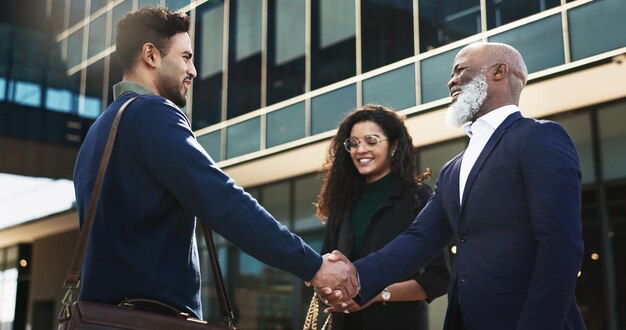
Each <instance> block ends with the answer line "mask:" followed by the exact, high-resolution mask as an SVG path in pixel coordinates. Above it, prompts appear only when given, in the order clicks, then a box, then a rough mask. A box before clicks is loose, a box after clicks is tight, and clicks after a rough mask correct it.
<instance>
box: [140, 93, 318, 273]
mask: <svg viewBox="0 0 626 330" xmlns="http://www.w3.org/2000/svg"><path fill="white" fill-rule="evenodd" d="M142 101H143V100H142ZM144 102H150V104H147V105H145V106H143V107H142V108H141V110H142V111H144V112H145V113H144V114H142V115H141V116H139V118H140V120H141V121H142V122H141V124H140V125H137V127H139V128H138V131H137V134H138V139H139V141H141V145H142V148H141V153H142V154H143V155H142V158H143V159H144V160H145V166H146V167H147V169H148V171H150V173H152V174H153V175H154V177H155V178H156V180H158V181H159V182H160V183H161V184H162V185H163V186H164V187H165V188H166V189H167V190H168V191H169V192H171V193H172V194H173V195H174V196H176V198H177V199H178V200H179V202H180V203H181V204H182V206H183V207H184V208H185V209H186V210H188V211H189V212H190V213H192V214H193V215H195V216H197V217H198V219H199V220H200V221H202V222H204V223H205V224H206V225H208V226H209V227H210V228H211V229H213V230H214V231H215V232H217V233H218V234H220V235H221V236H222V237H224V238H225V239H227V240H229V241H230V242H232V243H233V244H235V245H236V246H237V247H239V248H240V249H241V250H243V251H244V252H246V253H247V254H249V255H251V256H253V257H254V258H256V259H258V260H260V261H261V262H263V263H266V264H268V265H270V266H272V267H276V268H279V269H282V270H287V271H289V272H291V273H293V274H295V275H296V276H298V277H299V278H301V279H302V280H305V281H308V280H310V279H311V278H312V277H313V276H314V275H315V274H316V272H317V270H318V269H319V268H320V266H321V263H322V258H321V257H320V255H319V254H318V253H317V252H315V251H314V250H313V249H311V248H310V247H309V246H308V245H307V244H306V243H305V242H304V241H303V240H302V239H301V238H300V237H298V236H297V235H295V234H292V233H291V232H289V230H288V229H287V228H286V227H285V226H283V225H282V224H280V223H279V222H278V221H276V220H275V219H274V218H273V217H272V215H270V214H269V213H268V212H267V211H266V210H265V209H264V208H263V207H262V206H261V205H259V204H258V203H257V201H256V200H255V199H254V198H252V197H251V196H250V195H249V194H248V193H246V192H245V191H244V190H243V189H242V188H241V187H239V186H237V185H236V184H235V182H234V181H233V180H232V179H231V178H230V177H229V176H228V175H226V174H225V173H224V172H222V171H221V170H220V169H219V168H218V167H217V166H216V165H215V163H214V162H213V160H212V159H211V157H210V156H209V155H208V154H207V153H206V151H205V150H204V149H203V148H202V146H201V145H200V144H199V143H198V141H197V140H196V138H195V137H194V135H193V133H192V131H191V129H190V127H189V123H188V121H187V119H186V117H185V116H184V115H183V113H182V112H181V111H179V110H178V109H176V108H174V107H173V106H171V105H169V104H168V103H166V102H161V103H159V102H157V101H156V100H149V101H144Z"/></svg>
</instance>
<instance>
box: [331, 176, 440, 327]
mask: <svg viewBox="0 0 626 330" xmlns="http://www.w3.org/2000/svg"><path fill="white" fill-rule="evenodd" d="M432 193H433V190H432V188H431V187H430V186H428V185H425V184H422V185H419V186H417V187H415V188H414V187H411V186H410V185H407V184H403V183H402V181H401V180H400V179H399V178H398V177H397V176H395V175H394V176H393V178H392V183H391V190H390V192H389V197H388V198H387V199H386V200H385V201H384V202H383V203H382V205H381V206H380V207H379V208H378V210H377V211H376V212H375V213H374V216H373V217H372V218H371V219H370V221H369V224H368V226H367V229H366V231H365V235H364V237H363V244H362V248H361V254H362V255H368V254H370V253H372V252H374V251H376V250H378V249H380V248H382V247H383V246H385V245H386V244H387V243H389V242H390V241H391V240H393V239H394V238H395V237H396V236H398V235H399V234H401V233H402V232H404V231H405V230H406V229H407V228H408V227H409V225H410V224H411V222H413V219H415V216H416V215H417V214H418V213H419V212H420V211H421V210H422V208H423V207H424V206H425V205H426V202H427V201H428V200H429V199H430V197H431V196H432ZM416 201H417V202H416ZM331 220H332V219H331ZM352 240H353V237H352V227H351V226H350V212H349V209H347V210H346V212H345V214H344V216H343V219H342V221H341V223H340V224H339V225H333V224H332V222H331V223H329V225H328V227H327V229H326V233H325V238H324V244H323V246H322V253H328V252H332V251H333V250H335V249H336V250H339V251H341V252H342V253H343V254H345V255H350V254H351V253H352ZM410 278H413V279H415V280H416V281H417V282H418V283H419V284H420V285H421V286H422V287H423V288H424V291H425V292H426V294H427V296H428V298H427V300H426V301H428V302H430V301H432V300H433V299H435V298H437V297H439V296H442V295H444V294H445V293H446V289H447V286H448V282H449V279H450V273H449V271H448V267H447V264H446V260H445V259H444V254H443V253H440V254H439V255H438V256H437V257H436V258H435V259H434V260H433V261H432V262H431V263H430V264H428V265H427V266H426V267H425V269H424V270H423V271H421V272H418V271H416V272H415V273H414V274H411V275H410V276H407V277H406V278H403V279H402V281H404V280H407V279H410ZM423 310H424V308H423V302H421V301H407V302H389V303H387V304H386V305H383V304H382V303H374V304H372V305H370V306H368V307H367V308H366V309H364V310H362V311H360V312H357V313H351V314H350V315H348V316H347V317H362V318H363V329H387V328H389V326H390V322H391V321H392V322H393V327H394V328H395V329H409V328H412V329H416V328H417V325H418V324H420V322H422V321H423V320H421V318H422V316H423V314H424V313H422V312H421V311H423ZM345 317H346V316H345V314H343V313H335V314H333V329H347V328H346V326H345V323H344V322H345V321H346V320H345Z"/></svg>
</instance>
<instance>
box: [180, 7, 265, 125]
mask: <svg viewBox="0 0 626 330" xmlns="http://www.w3.org/2000/svg"><path fill="white" fill-rule="evenodd" d="M196 19H197V21H196V24H195V25H196V29H195V33H196V36H195V47H194V62H195V65H196V70H197V72H198V76H197V77H196V79H194V82H193V111H192V114H191V117H192V122H191V124H192V128H193V129H200V128H203V127H206V126H209V125H212V124H216V123H219V122H220V120H221V119H222V116H221V115H222V110H221V109H222V71H223V68H222V66H223V65H222V61H223V49H224V47H223V35H224V1H223V0H218V1H208V2H205V3H203V4H202V5H200V6H199V7H198V8H197V9H196ZM256 87H258V86H256Z"/></svg>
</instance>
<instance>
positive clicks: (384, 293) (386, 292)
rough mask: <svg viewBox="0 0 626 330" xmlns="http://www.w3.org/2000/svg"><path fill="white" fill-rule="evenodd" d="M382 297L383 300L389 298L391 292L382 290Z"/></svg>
mask: <svg viewBox="0 0 626 330" xmlns="http://www.w3.org/2000/svg"><path fill="white" fill-rule="evenodd" d="M382 297H383V299H384V300H389V298H391V293H390V292H389V291H383V293H382Z"/></svg>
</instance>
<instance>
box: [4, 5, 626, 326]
mask: <svg viewBox="0 0 626 330" xmlns="http://www.w3.org/2000/svg"><path fill="white" fill-rule="evenodd" d="M32 2H33V3H34V2H35V1H32ZM36 2H38V3H41V4H42V8H45V12H43V13H40V16H41V19H42V22H45V29H46V30H47V34H43V35H41V34H37V33H33V32H32V31H31V29H23V31H22V30H19V31H17V30H16V29H14V28H11V27H3V29H2V31H0V33H3V36H4V37H3V40H13V41H14V43H10V44H8V45H9V46H6V47H5V46H0V52H2V53H0V61H3V62H1V63H0V102H1V103H2V106H3V107H6V108H10V109H9V110H10V111H18V110H15V109H18V108H19V109H22V108H23V109H24V111H33V112H35V111H38V112H37V114H38V115H41V114H44V115H45V114H49V115H48V116H49V117H51V118H52V117H54V116H70V118H71V120H72V121H73V122H77V123H80V125H79V124H75V125H74V126H71V125H70V126H71V127H74V128H73V129H74V131H72V132H69V133H68V132H65V135H62V136H61V137H60V139H61V140H59V141H52V142H53V143H56V145H68V144H69V145H70V146H75V145H79V144H80V140H81V138H82V136H84V132H85V131H86V128H87V127H88V125H89V124H90V121H91V120H93V118H96V117H97V116H98V115H99V114H100V113H101V112H102V111H103V110H104V109H105V108H106V105H107V104H108V103H109V102H110V101H111V99H112V92H111V87H112V85H113V84H115V83H116V82H117V81H119V80H120V79H121V72H120V69H119V67H118V65H117V63H116V62H115V61H116V60H115V33H116V31H115V28H114V27H115V25H116V23H117V22H118V21H119V20H120V19H121V18H122V17H123V15H124V14H125V13H127V12H129V11H131V10H134V9H136V8H138V7H140V6H144V5H149V4H164V5H167V6H169V7H171V8H173V9H177V10H182V11H184V12H187V13H188V14H189V15H190V16H191V18H192V26H193V27H192V31H191V37H192V42H193V46H194V53H195V54H194V59H195V64H196V67H197V70H198V77H197V78H196V79H195V80H194V83H193V87H192V88H193V89H192V91H191V98H190V102H188V106H187V108H186V111H187V114H188V116H189V118H190V119H191V121H192V126H193V129H194V130H195V132H196V136H197V138H198V140H199V141H200V143H201V144H202V145H203V146H204V147H205V149H206V150H207V151H208V152H209V154H210V155H211V156H212V157H213V159H214V160H215V161H216V162H217V164H218V165H219V166H220V167H221V168H223V169H224V170H225V171H226V172H227V173H228V174H229V175H231V176H232V177H233V178H234V179H235V180H236V182H237V183H238V184H239V185H241V186H243V187H245V188H246V190H247V191H249V192H250V193H251V194H252V195H253V196H254V197H255V198H257V199H258V200H259V201H260V203H261V204H262V205H263V206H265V207H266V208H267V209H268V211H270V213H272V214H273V215H274V216H275V217H276V218H277V219H278V220H279V221H281V222H282V223H283V224H285V225H286V226H287V227H288V228H289V229H290V230H292V231H293V232H295V233H297V234H298V235H300V236H301V237H303V239H304V240H305V241H307V243H309V244H310V245H311V246H313V247H315V248H317V249H319V248H321V243H322V238H323V230H324V227H323V225H322V224H321V223H320V222H319V220H318V219H316V218H315V216H314V211H315V209H314V205H313V203H314V202H315V200H316V196H317V194H318V193H319V189H320V185H321V182H320V179H319V177H318V175H317V172H318V171H319V169H320V168H321V166H322V165H323V163H324V159H325V152H326V149H327V147H328V144H329V141H330V139H331V137H332V136H333V135H334V133H335V129H336V127H337V124H338V123H339V122H340V121H341V119H342V118H343V117H344V116H345V115H346V114H347V113H349V112H350V111H352V110H354V109H355V108H358V107H359V106H361V105H363V104H366V103H378V104H383V105H386V106H389V107H392V108H393V109H395V110H397V111H398V112H400V113H401V114H403V115H405V116H407V126H408V127H409V131H410V133H411V135H412V136H413V141H414V143H415V144H416V145H415V147H416V148H417V151H418V158H419V159H418V161H419V166H420V168H426V167H428V168H431V169H432V170H433V174H434V175H433V177H434V178H433V180H432V181H431V182H430V183H431V184H432V185H434V183H435V180H436V177H437V175H438V171H439V168H440V167H441V166H442V165H443V164H444V162H445V161H447V160H448V159H450V158H452V157H453V156H454V155H456V154H458V153H459V152H460V151H462V150H463V149H464V148H465V146H466V145H467V138H466V137H465V136H464V134H463V132H462V130H459V129H451V128H448V127H446V126H445V125H444V120H443V117H444V112H445V108H446V107H447V105H448V104H449V102H450V99H449V97H448V91H447V88H446V83H447V81H448V79H449V77H450V71H451V65H452V61H453V59H454V56H455V54H456V53H457V52H458V51H459V50H460V49H461V48H462V47H464V46H466V45H467V44H470V43H472V42H476V41H496V42H505V43H508V44H511V45H513V46H514V47H516V48H517V49H518V50H519V51H520V52H521V53H522V55H523V56H524V58H525V60H526V63H527V65H528V69H529V78H530V79H529V84H528V86H527V87H526V89H525V91H524V92H523V94H522V99H521V104H520V108H521V110H522V113H523V114H524V115H525V116H527V117H534V118H546V119H551V120H555V121H557V122H559V123H560V124H562V125H563V126H564V127H565V128H566V129H567V130H568V131H569V133H570V134H571V136H572V138H573V140H574V142H575V144H576V147H577V150H578V153H579V157H580V160H581V166H582V171H583V177H582V180H583V191H582V205H583V228H584V229H583V230H584V231H583V236H584V241H585V259H584V262H583V266H582V269H581V272H580V273H579V282H578V285H577V299H578V304H579V307H580V309H581V311H582V313H583V316H584V318H585V322H586V324H587V327H588V328H589V329H622V328H626V316H624V315H626V286H625V284H626V266H625V265H626V167H624V166H623V163H624V162H625V161H626V128H624V126H623V124H622V123H623V122H624V121H626V84H625V82H626V79H625V78H624V77H626V37H624V36H625V35H626V20H624V19H623V14H624V13H625V12H626V2H625V1H623V0H567V1H566V0H519V1H502V0H463V1H450V0H208V1H207V0H177V1H175V0H167V1H164V0H161V1H158V0H156V1H138V0H116V1H107V0H47V1H44V0H40V1H36ZM43 3H45V5H43ZM42 24H43V23H42ZM33 30H37V29H36V28H33ZM29 34H32V35H34V37H32V38H35V39H36V38H42V39H41V42H40V43H37V42H29V43H27V44H25V43H23V40H31V39H25V38H27V37H25V36H26V35H29ZM35 39H33V40H35ZM37 40H38V39H37ZM20 42H21V43H20ZM18 43H19V44H18ZM2 45H5V43H3V44H2ZM43 45H47V46H45V47H44V46H43ZM27 46H28V47H27ZM15 49H20V51H19V53H20V54H22V53H26V54H32V53H37V54H38V53H43V54H47V57H46V58H47V61H44V62H43V63H39V62H36V61H35V60H29V61H27V62H24V63H21V62H20V61H24V60H23V59H20V56H18V55H16V54H17V53H18V51H13V50H15ZM3 54H9V55H7V56H4V55H3ZM25 58H27V59H30V58H31V57H29V56H26V57H25ZM37 68H39V70H40V71H41V72H43V74H42V73H41V72H39V71H37ZM3 69H5V70H4V71H3ZM27 69H28V70H27ZM31 71H32V72H31ZM9 110H7V112H4V113H9V112H8V111H9ZM0 114H2V112H0ZM5 117H6V118H9V115H5ZM63 118H66V117H63ZM43 122H46V120H43ZM22 125H24V124H23V123H22ZM6 126H7V125H5V126H4V127H3V126H2V122H0V129H2V130H1V131H0V132H1V133H3V134H4V135H8V136H11V138H15V139H23V138H24V137H23V136H16V134H17V133H16V134H13V135H10V134H9V133H10V132H12V131H11V128H7V127H6ZM66 126H67V125H66ZM71 127H70V129H71ZM14 131H16V132H18V133H19V132H22V131H23V130H19V129H17V130H14ZM68 134H69V136H70V138H68ZM70 153H71V152H70ZM65 166H68V165H65ZM70 173H71V170H70ZM76 222H77V221H76V218H75V213H74V212H73V211H72V210H70V211H68V212H63V213H61V214H57V215H52V216H49V217H45V218H42V219H38V220H36V221H31V222H28V223H24V224H21V225H17V226H12V227H10V228H5V229H2V230H0V275H1V276H0V296H2V297H3V299H2V303H0V317H2V320H0V321H1V322H2V324H5V325H8V324H13V325H16V326H18V324H22V323H18V322H20V320H19V318H18V317H16V316H15V315H18V316H19V315H24V316H23V318H24V320H25V321H24V323H23V324H26V326H27V327H32V329H48V328H47V327H48V326H53V325H54V317H55V316H56V312H58V309H59V304H58V302H59V300H60V298H61V296H62V294H63V290H62V289H61V288H60V286H61V283H62V278H63V272H64V271H65V270H66V267H67V264H68V263H69V255H68V254H67V253H68V251H71V249H72V246H73V242H75V240H76V226H77V224H76ZM199 242H202V240H199ZM216 243H217V245H218V253H219V256H220V260H221V262H222V266H223V271H224V272H225V275H226V276H225V277H226V279H227V280H226V282H227V286H228V289H229V291H230V293H231V296H232V298H233V301H234V305H235V309H236V313H237V318H238V326H239V328H241V329H296V328H300V327H301V326H302V324H303V321H304V314H305V312H306V308H307V306H308V301H309V299H310V296H311V291H310V289H309V288H306V287H305V286H304V285H303V284H302V283H301V282H300V281H299V280H298V279H297V278H295V277H294V276H292V275H291V274H289V273H286V272H282V271H278V270H276V269H272V268H269V267H267V266H265V265H263V264H262V263H260V262H258V261H257V260H255V259H253V258H252V257H250V256H248V255H246V254H245V253H243V252H241V251H240V250H238V249H237V248H236V247H235V246H232V245H231V244H229V243H228V242H226V241H224V240H223V239H221V238H219V237H217V238H216ZM201 244H202V243H201ZM22 250H23V251H24V253H26V252H28V254H24V255H27V256H28V257H24V258H25V259H24V258H23V259H20V258H18V257H17V255H18V252H19V251H22ZM451 250H452V251H454V246H452V247H451ZM201 255H202V256H204V258H203V260H205V261H206V260H207V258H206V249H205V247H203V246H201ZM13 256H15V257H13ZM2 258H3V259H2ZM27 259H29V260H27ZM21 260H26V261H28V262H29V264H28V265H29V266H28V267H30V268H29V269H28V276H27V277H24V278H27V279H28V281H29V285H28V286H27V287H28V288H29V290H28V292H27V293H26V297H27V298H28V299H27V301H26V303H24V302H22V303H21V304H18V303H15V304H12V305H11V304H8V303H5V301H9V300H7V299H8V298H9V297H12V296H13V295H14V293H13V292H17V291H18V290H17V283H18V280H17V277H18V276H17V275H16V274H18V272H17V271H18V270H20V269H21V268H20V267H21V266H20V261H21ZM203 267H204V268H203V273H204V274H209V273H210V271H209V269H208V268H206V264H204V265H203ZM14 287H15V288H14ZM16 296H19V295H17V294H16ZM22 296H24V293H22ZM4 297H7V299H5V298H4ZM203 299H204V309H205V311H204V312H205V316H208V317H209V318H210V319H212V320H215V321H218V320H219V319H220V317H219V312H218V308H217V306H216V300H215V294H214V292H213V291H212V281H211V279H210V278H209V276H208V275H207V278H206V279H205V283H204V286H203ZM445 300H446V299H445V298H439V299H437V300H435V301H434V302H433V303H432V304H430V305H429V306H427V307H426V308H425V309H426V310H425V315H427V317H426V318H425V319H426V323H427V324H426V325H425V328H429V329H439V328H441V324H442V319H443V313H444V311H445V304H446V301H445ZM11 301H13V302H16V299H13V300H11ZM21 301H23V299H22V300H21ZM547 312H549V311H547ZM20 313H22V314H20ZM11 315H13V316H11ZM19 317H22V316H19ZM0 327H3V325H0Z"/></svg>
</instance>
